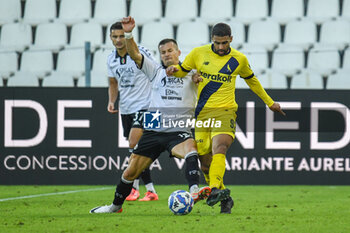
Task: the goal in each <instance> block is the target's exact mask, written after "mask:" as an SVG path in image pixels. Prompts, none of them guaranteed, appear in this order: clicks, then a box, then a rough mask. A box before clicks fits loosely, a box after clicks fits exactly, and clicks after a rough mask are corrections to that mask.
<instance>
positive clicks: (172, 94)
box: [141, 56, 197, 133]
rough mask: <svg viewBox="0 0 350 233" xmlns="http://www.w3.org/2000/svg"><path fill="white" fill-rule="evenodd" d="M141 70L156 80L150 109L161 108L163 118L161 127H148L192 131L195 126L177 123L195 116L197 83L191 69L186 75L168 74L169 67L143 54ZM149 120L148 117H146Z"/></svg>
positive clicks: (158, 129) (161, 129)
mask: <svg viewBox="0 0 350 233" xmlns="http://www.w3.org/2000/svg"><path fill="white" fill-rule="evenodd" d="M141 70H142V71H143V72H144V73H145V74H146V75H147V76H148V77H149V78H150V80H151V82H152V92H151V103H150V105H149V111H150V112H155V111H157V110H158V111H159V112H160V114H161V121H160V127H159V128H152V129H147V128H146V127H145V129H147V130H153V131H161V132H179V131H182V132H189V133H190V132H191V127H186V126H181V125H178V124H177V123H175V122H180V121H187V120H189V119H192V118H193V115H194V108H195V105H196V102H197V86H196V85H195V84H194V83H193V82H192V78H191V77H192V74H193V72H190V73H189V74H188V75H187V76H186V77H184V78H177V77H173V76H172V77H168V76H167V75H166V72H165V68H164V67H163V66H161V65H159V64H156V63H154V62H152V60H150V59H149V58H148V57H147V56H143V60H142V65H141ZM144 120H146V119H144Z"/></svg>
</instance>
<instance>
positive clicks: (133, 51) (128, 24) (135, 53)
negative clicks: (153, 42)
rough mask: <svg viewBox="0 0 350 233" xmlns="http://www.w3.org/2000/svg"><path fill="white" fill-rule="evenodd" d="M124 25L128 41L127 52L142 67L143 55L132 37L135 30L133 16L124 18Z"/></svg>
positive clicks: (126, 41)
mask: <svg viewBox="0 0 350 233" xmlns="http://www.w3.org/2000/svg"><path fill="white" fill-rule="evenodd" d="M122 25H123V30H124V35H125V39H126V40H125V43H126V50H127V51H128V54H129V55H130V57H131V59H132V60H134V61H135V63H136V64H137V65H138V66H141V63H142V55H141V53H140V51H139V48H138V47H137V44H136V42H135V41H134V38H133V36H132V30H133V29H134V28H135V20H134V18H132V17H131V16H128V17H124V18H123V20H122Z"/></svg>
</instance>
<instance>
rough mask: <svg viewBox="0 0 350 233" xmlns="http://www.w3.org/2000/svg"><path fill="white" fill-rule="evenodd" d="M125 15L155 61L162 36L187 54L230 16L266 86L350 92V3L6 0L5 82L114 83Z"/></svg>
mask: <svg viewBox="0 0 350 233" xmlns="http://www.w3.org/2000/svg"><path fill="white" fill-rule="evenodd" d="M127 15H131V16H133V17H134V18H135V20H136V24H137V26H138V27H137V29H136V31H135V32H134V37H135V39H136V40H137V42H138V43H139V44H140V45H142V46H145V47H147V48H149V49H150V50H152V51H153V52H154V55H155V57H156V58H157V59H158V60H159V54H158V51H157V44H158V42H159V41H160V40H161V39H163V38H166V37H168V38H175V39H176V40H177V41H178V43H179V47H180V50H181V51H182V55H181V60H183V59H184V57H185V56H186V55H187V54H188V53H189V51H190V50H191V49H192V48H194V47H196V46H199V45H203V44H207V43H210V30H211V27H212V26H213V24H215V23H218V22H226V23H228V24H229V25H230V26H231V28H232V32H233V37H234V41H233V43H232V44H231V46H232V47H234V48H236V49H238V50H239V51H242V52H243V53H245V54H246V55H247V57H248V60H249V61H250V64H251V67H252V69H253V70H254V72H255V73H256V74H257V76H258V78H259V80H260V81H261V82H262V85H263V86H264V87H265V88H268V89H272V88H276V89H350V78H349V77H348V73H349V70H350V49H349V42H350V0H215V1H214V0H74V1H72V0H0V78H1V79H0V86H30V87H46V86H54V87H85V86H86V85H91V86H92V87H107V86H108V79H107V69H106V59H107V56H108V54H109V53H110V52H111V51H112V50H113V46H112V43H111V41H110V39H109V26H110V25H111V24H113V23H114V22H116V21H118V20H120V19H121V18H122V17H124V16H127ZM85 42H90V46H85ZM87 71H88V75H89V77H88V78H89V80H91V81H90V82H89V83H87V82H86V76H87ZM90 75H91V76H90ZM237 88H248V86H247V85H246V84H245V82H244V81H242V80H241V79H237Z"/></svg>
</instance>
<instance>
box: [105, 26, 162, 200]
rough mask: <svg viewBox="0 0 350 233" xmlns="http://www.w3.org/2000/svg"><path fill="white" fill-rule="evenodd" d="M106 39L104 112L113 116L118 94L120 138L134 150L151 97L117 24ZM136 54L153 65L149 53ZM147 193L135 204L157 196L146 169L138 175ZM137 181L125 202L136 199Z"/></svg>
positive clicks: (137, 196)
mask: <svg viewBox="0 0 350 233" xmlns="http://www.w3.org/2000/svg"><path fill="white" fill-rule="evenodd" d="M110 39H111V40H112V42H113V45H114V47H115V50H113V52H112V53H111V54H110V55H109V56H108V59H107V69H108V77H109V89H108V96H109V101H108V107H107V110H108V112H110V113H112V114H114V113H117V112H118V110H115V109H114V106H115V102H116V101H117V97H118V92H119V97H120V98H119V111H120V113H121V118H122V125H123V130H124V137H125V138H126V139H128V141H129V148H134V147H135V145H136V144H137V142H138V140H139V139H140V137H141V135H142V133H143V111H145V110H147V109H148V106H149V103H150V95H151V84H150V82H149V78H148V77H146V75H145V74H144V73H143V72H141V71H140V70H139V69H138V68H137V67H136V64H135V62H134V61H133V60H132V59H131V58H130V56H129V55H128V53H127V51H126V45H125V38H124V30H123V27H122V24H121V22H116V23H114V24H113V25H112V26H111V27H110ZM139 49H140V52H141V53H142V54H143V55H144V56H147V57H148V58H149V59H151V60H152V61H154V62H155V60H154V58H153V57H152V56H151V53H150V52H149V51H148V50H147V49H146V48H144V47H141V46H140V48H139ZM140 177H141V178H142V180H143V182H144V184H145V186H146V189H147V192H146V194H145V196H144V197H143V198H142V199H139V201H153V200H158V195H157V193H156V191H155V188H154V186H153V183H152V179H151V174H150V170H149V168H146V169H145V170H144V171H143V172H142V173H141V175H140ZM139 196H140V193H139V179H135V180H134V183H133V188H132V190H131V192H130V195H129V196H128V197H127V199H126V200H127V201H135V200H137V199H138V198H139Z"/></svg>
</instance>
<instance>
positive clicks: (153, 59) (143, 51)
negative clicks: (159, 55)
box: [138, 46, 156, 62]
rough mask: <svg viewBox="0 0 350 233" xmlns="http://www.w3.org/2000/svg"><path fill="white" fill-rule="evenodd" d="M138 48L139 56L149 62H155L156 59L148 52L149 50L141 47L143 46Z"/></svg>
mask: <svg viewBox="0 0 350 233" xmlns="http://www.w3.org/2000/svg"><path fill="white" fill-rule="evenodd" d="M138 48H139V51H140V53H141V54H143V55H144V56H146V57H148V58H149V59H150V60H151V61H153V62H156V59H155V58H154V56H153V55H152V53H151V51H149V49H147V48H146V47H143V46H138Z"/></svg>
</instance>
